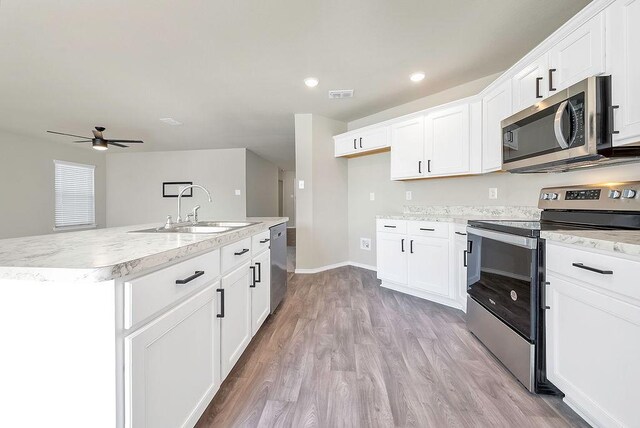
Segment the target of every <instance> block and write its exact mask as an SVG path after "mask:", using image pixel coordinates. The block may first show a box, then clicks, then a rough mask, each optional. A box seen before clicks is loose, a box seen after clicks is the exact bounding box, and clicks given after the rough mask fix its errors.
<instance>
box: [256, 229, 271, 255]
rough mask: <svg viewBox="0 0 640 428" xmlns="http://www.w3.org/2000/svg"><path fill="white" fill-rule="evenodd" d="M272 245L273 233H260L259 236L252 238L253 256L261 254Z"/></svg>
mask: <svg viewBox="0 0 640 428" xmlns="http://www.w3.org/2000/svg"><path fill="white" fill-rule="evenodd" d="M270 244H271V231H270V230H265V231H264V232H262V233H258V234H257V235H253V236H252V237H251V254H253V255H254V256H256V255H258V254H260V253H261V252H263V251H264V250H266V249H267V248H269V245H270Z"/></svg>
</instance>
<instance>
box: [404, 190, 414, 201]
mask: <svg viewBox="0 0 640 428" xmlns="http://www.w3.org/2000/svg"><path fill="white" fill-rule="evenodd" d="M404 196H405V198H406V199H407V201H410V200H411V199H413V194H412V193H411V190H407V191H406V192H404Z"/></svg>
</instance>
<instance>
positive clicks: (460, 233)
mask: <svg viewBox="0 0 640 428" xmlns="http://www.w3.org/2000/svg"><path fill="white" fill-rule="evenodd" d="M456 235H461V236H467V234H466V233H462V232H456Z"/></svg>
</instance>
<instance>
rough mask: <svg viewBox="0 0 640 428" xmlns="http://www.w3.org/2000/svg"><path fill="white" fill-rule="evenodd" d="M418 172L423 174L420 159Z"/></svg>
mask: <svg viewBox="0 0 640 428" xmlns="http://www.w3.org/2000/svg"><path fill="white" fill-rule="evenodd" d="M418 174H422V161H421V160H420V161H418Z"/></svg>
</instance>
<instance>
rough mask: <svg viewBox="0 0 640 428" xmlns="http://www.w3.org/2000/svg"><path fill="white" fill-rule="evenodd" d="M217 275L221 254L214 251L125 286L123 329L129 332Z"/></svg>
mask: <svg viewBox="0 0 640 428" xmlns="http://www.w3.org/2000/svg"><path fill="white" fill-rule="evenodd" d="M200 272H203V273H200ZM219 275H220V250H215V251H212V252H210V253H206V254H203V255H201V256H198V257H194V258H192V259H189V260H185V261H183V262H180V263H178V264H176V265H173V266H169V267H167V268H165V269H161V270H159V271H156V272H153V273H150V274H149V275H145V276H141V277H139V278H136V279H132V280H131V281H127V282H125V283H124V328H131V327H132V326H133V325H135V324H137V323H138V322H140V321H142V320H144V319H146V318H148V317H149V316H151V315H153V314H155V313H156V312H158V311H160V310H161V309H163V308H165V307H167V306H169V305H171V304H172V303H174V302H177V301H178V300H180V299H181V298H182V297H184V296H187V295H188V294H191V293H192V292H193V291H195V290H196V289H198V288H200V287H201V286H203V285H205V284H207V283H209V282H210V281H211V280H213V279H215V278H217V277H218V276H219ZM177 281H179V282H181V283H177Z"/></svg>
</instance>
